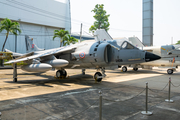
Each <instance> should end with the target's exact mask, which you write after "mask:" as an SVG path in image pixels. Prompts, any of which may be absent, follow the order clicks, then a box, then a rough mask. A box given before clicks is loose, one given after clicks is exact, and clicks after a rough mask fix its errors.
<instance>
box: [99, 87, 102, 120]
mask: <svg viewBox="0 0 180 120" xmlns="http://www.w3.org/2000/svg"><path fill="white" fill-rule="evenodd" d="M99 120H102V91H101V90H100V91H99Z"/></svg>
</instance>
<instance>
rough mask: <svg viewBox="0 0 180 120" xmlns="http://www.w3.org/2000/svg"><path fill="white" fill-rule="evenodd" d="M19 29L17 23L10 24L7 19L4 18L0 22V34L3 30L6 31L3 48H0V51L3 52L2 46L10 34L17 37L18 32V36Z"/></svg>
mask: <svg viewBox="0 0 180 120" xmlns="http://www.w3.org/2000/svg"><path fill="white" fill-rule="evenodd" d="M19 27H20V25H19V23H18V22H12V21H11V20H10V19H8V18H5V19H4V20H2V21H1V24H0V32H2V31H3V30H6V31H7V33H6V38H5V41H4V44H3V47H2V51H3V50H4V46H5V44H6V41H7V38H8V35H9V33H12V34H14V35H18V34H17V31H18V32H19V34H20V33H21V29H20V28H19Z"/></svg>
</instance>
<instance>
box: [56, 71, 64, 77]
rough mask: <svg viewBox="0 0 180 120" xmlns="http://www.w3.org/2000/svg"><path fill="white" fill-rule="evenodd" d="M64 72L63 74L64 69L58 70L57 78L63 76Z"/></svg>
mask: <svg viewBox="0 0 180 120" xmlns="http://www.w3.org/2000/svg"><path fill="white" fill-rule="evenodd" d="M62 74H63V72H62V70H58V71H57V72H56V77H57V78H60V77H62Z"/></svg>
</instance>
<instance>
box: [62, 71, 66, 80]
mask: <svg viewBox="0 0 180 120" xmlns="http://www.w3.org/2000/svg"><path fill="white" fill-rule="evenodd" d="M66 76H67V72H66V70H62V78H66Z"/></svg>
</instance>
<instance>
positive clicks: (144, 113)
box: [141, 83, 152, 115]
mask: <svg viewBox="0 0 180 120" xmlns="http://www.w3.org/2000/svg"><path fill="white" fill-rule="evenodd" d="M141 114H143V115H152V112H150V111H148V83H146V111H142V112H141Z"/></svg>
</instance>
